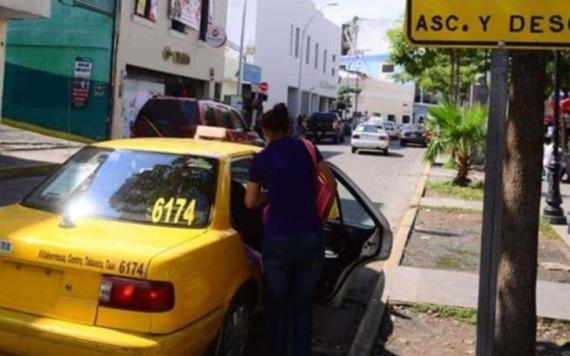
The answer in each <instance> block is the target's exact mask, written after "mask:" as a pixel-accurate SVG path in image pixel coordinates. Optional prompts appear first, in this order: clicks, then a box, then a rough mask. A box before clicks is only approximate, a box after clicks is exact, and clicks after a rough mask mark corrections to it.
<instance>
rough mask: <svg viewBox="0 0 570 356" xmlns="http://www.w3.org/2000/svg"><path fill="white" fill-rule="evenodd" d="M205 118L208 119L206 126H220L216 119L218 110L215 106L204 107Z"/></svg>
mask: <svg viewBox="0 0 570 356" xmlns="http://www.w3.org/2000/svg"><path fill="white" fill-rule="evenodd" d="M204 111H205V115H204V116H205V117H206V125H207V126H219V125H218V120H217V119H216V110H215V109H214V107H213V106H210V105H206V106H204Z"/></svg>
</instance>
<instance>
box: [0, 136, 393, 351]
mask: <svg viewBox="0 0 570 356" xmlns="http://www.w3.org/2000/svg"><path fill="white" fill-rule="evenodd" d="M258 150H259V149H258V148H256V147H253V146H249V145H243V144H233V143H227V142H212V141H199V140H188V139H173V138H147V139H138V140H120V141H112V142H103V143H96V144H93V145H91V146H87V147H86V148H84V149H82V150H81V151H79V152H78V153H77V154H76V155H74V156H73V157H72V158H71V159H70V160H69V161H67V162H66V163H65V164H64V165H62V166H61V167H60V168H59V169H58V170H57V171H55V172H54V173H53V174H52V175H51V176H49V177H48V178H47V179H46V180H44V181H43V182H42V183H41V184H40V185H39V187H38V188H36V189H35V190H34V191H33V192H31V193H30V194H29V195H28V196H27V197H26V198H24V199H23V201H22V202H21V203H20V204H15V205H11V206H7V207H2V208H0V221H2V224H0V283H1V286H2V288H1V289H0V335H2V337H0V353H8V354H26V355H79V356H81V355H110V354H117V353H120V354H132V355H147V354H149V355H150V354H152V355H201V354H203V353H204V352H205V351H206V350H208V349H212V350H213V351H214V354H216V355H241V354H242V352H243V347H244V345H245V343H246V342H247V336H248V331H249V327H250V322H249V321H250V318H251V316H252V313H253V310H254V308H255V307H256V306H257V305H258V303H259V302H260V299H261V298H260V296H261V295H262V284H261V278H260V275H261V272H260V271H261V268H262V267H261V265H260V264H261V259H260V257H259V256H260V255H259V246H260V242H261V236H262V234H263V222H262V216H263V213H262V210H261V209H258V210H250V209H246V207H245V204H244V195H245V184H246V182H247V180H248V178H249V177H248V175H249V170H250V166H251V164H252V161H253V157H254V154H255V153H256V152H257V151H258ZM331 169H332V171H333V172H334V175H335V177H336V179H337V181H338V185H339V192H340V194H339V195H338V198H337V201H335V202H334V206H333V209H332V210H331V215H330V217H329V219H328V221H326V222H325V225H326V226H325V229H324V230H323V231H324V234H325V239H324V241H326V260H325V264H324V269H323V272H322V277H321V280H320V283H319V287H318V291H317V295H316V298H317V301H318V302H319V303H332V302H335V303H336V302H338V301H339V300H341V298H342V297H343V295H344V293H345V292H346V290H347V287H348V286H349V281H350V280H351V277H353V276H354V275H355V274H357V273H358V272H359V270H360V269H361V268H362V267H364V266H365V265H367V264H368V263H370V262H371V261H375V260H385V259H387V258H388V257H389V255H390V250H391V243H392V234H391V230H390V226H389V224H388V222H387V221H386V219H385V218H384V217H383V216H382V215H381V214H380V212H379V211H378V209H377V208H376V207H375V205H374V204H373V203H372V202H371V201H370V199H369V198H368V197H366V195H365V194H364V193H363V192H362V190H360V189H359V188H358V186H356V184H355V183H354V182H353V181H352V180H351V179H350V178H349V177H348V176H347V175H345V174H344V173H343V172H342V171H341V170H340V169H338V168H337V167H336V166H334V165H331ZM292 189H293V187H292ZM339 212H341V213H339Z"/></svg>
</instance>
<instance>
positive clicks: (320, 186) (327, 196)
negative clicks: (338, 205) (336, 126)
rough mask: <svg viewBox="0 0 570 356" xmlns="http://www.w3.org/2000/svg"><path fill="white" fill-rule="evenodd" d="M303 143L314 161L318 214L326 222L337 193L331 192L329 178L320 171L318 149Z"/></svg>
mask: <svg viewBox="0 0 570 356" xmlns="http://www.w3.org/2000/svg"><path fill="white" fill-rule="evenodd" d="M303 143H304V144H305V146H306V147H307V151H309V154H310V155H311V158H312V159H313V163H314V164H315V172H316V174H317V179H316V192H317V214H318V216H319V219H321V221H325V220H327V219H328V217H329V213H330V211H331V208H332V206H333V204H334V200H335V192H333V191H331V189H330V188H329V185H328V180H327V176H326V175H325V174H324V173H323V172H321V171H320V170H319V162H318V161H317V149H316V147H315V146H314V145H313V143H311V142H310V141H308V140H303Z"/></svg>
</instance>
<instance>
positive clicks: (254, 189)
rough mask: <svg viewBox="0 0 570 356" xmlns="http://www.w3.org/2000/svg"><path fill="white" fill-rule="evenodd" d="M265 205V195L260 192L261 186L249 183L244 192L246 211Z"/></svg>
mask: <svg viewBox="0 0 570 356" xmlns="http://www.w3.org/2000/svg"><path fill="white" fill-rule="evenodd" d="M265 203H266V196H265V193H264V192H262V191H261V184H259V183H253V182H249V183H247V189H246V192H245V206H246V207H247V208H248V209H256V208H260V207H262V206H264V205H265Z"/></svg>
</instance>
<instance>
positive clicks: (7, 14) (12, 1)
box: [0, 0, 51, 20]
mask: <svg viewBox="0 0 570 356" xmlns="http://www.w3.org/2000/svg"><path fill="white" fill-rule="evenodd" d="M50 14H51V0H0V19H2V20H10V19H26V18H35V17H49V16H50Z"/></svg>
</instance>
